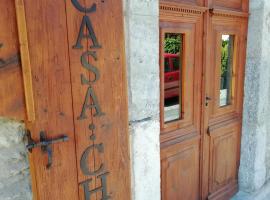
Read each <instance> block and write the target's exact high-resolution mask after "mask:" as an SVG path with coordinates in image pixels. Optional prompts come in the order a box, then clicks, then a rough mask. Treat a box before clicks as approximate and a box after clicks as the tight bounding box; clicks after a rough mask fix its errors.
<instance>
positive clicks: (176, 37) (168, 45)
mask: <svg viewBox="0 0 270 200" xmlns="http://www.w3.org/2000/svg"><path fill="white" fill-rule="evenodd" d="M181 39H182V38H181V35H180V34H168V35H166V37H165V47H164V48H165V53H172V54H177V53H179V52H180V47H181V45H182V44H181V43H182V41H181Z"/></svg>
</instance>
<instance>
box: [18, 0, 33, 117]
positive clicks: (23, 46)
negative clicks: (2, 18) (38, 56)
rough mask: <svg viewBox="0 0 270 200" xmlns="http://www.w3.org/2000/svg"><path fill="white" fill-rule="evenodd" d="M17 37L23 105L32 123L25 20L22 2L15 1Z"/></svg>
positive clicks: (30, 81) (30, 82) (30, 77)
mask: <svg viewBox="0 0 270 200" xmlns="http://www.w3.org/2000/svg"><path fill="white" fill-rule="evenodd" d="M15 7H16V17H17V26H18V35H19V43H20V53H21V65H22V74H23V83H24V94H25V104H26V112H27V121H29V122H33V121H34V120H35V118H36V116H35V105H34V94H33V84H32V71H31V62H30V55H29V47H28V38H27V28H26V19H25V8H24V1H23V0H15Z"/></svg>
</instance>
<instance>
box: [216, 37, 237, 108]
mask: <svg viewBox="0 0 270 200" xmlns="http://www.w3.org/2000/svg"><path fill="white" fill-rule="evenodd" d="M233 52H234V36H233V35H222V38H221V65H220V101H219V106H220V107H223V106H227V105H230V104H231V100H232V99H231V98H232V73H233Z"/></svg>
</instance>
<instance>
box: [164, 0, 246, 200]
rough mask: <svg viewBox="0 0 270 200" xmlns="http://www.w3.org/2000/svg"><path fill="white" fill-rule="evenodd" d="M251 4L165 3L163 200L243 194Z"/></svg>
mask: <svg viewBox="0 0 270 200" xmlns="http://www.w3.org/2000/svg"><path fill="white" fill-rule="evenodd" d="M247 8H248V1H244V0H242V1H241V0H227V1H221V0H211V1H210V0H209V1H202V0H201V1H200V0H197V1H195V0H194V1H192V0H178V1H177V0H175V1H162V2H160V78H161V104H160V107H161V114H160V119H161V136H160V140H161V179H162V187H161V189H162V199H163V200H198V199H217V200H220V199H224V200H226V199H230V197H231V196H232V195H233V194H235V193H236V192H237V190H238V168H239V158H240V140H241V124H242V100H243V77H244V66H245V51H246V36H247V21H248V13H247V12H248V9H247Z"/></svg>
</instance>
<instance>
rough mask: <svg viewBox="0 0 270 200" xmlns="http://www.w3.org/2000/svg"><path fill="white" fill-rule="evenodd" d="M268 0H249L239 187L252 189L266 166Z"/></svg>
mask: <svg viewBox="0 0 270 200" xmlns="http://www.w3.org/2000/svg"><path fill="white" fill-rule="evenodd" d="M269 4H270V2H269V0H251V1H250V13H251V15H250V20H249V30H248V46H247V63H246V76H245V97H244V113H243V133H242V147H241V164H240V172H239V183H240V189H241V190H243V191H246V192H255V191H256V190H258V189H259V188H261V187H262V186H263V185H264V184H265V182H266V181H267V173H269V172H267V171H269V170H270V163H269V160H270V149H269V145H267V144H269V143H270V141H269V140H270V132H269V130H270V127H269V126H270V124H269V119H270V110H269V108H270V106H269V102H270V93H269V92H270V89H269V88H270V60H269V55H270V48H269V46H270V37H269V35H270V24H269V23H270V22H269V21H270V13H269V12H270V6H269Z"/></svg>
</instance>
